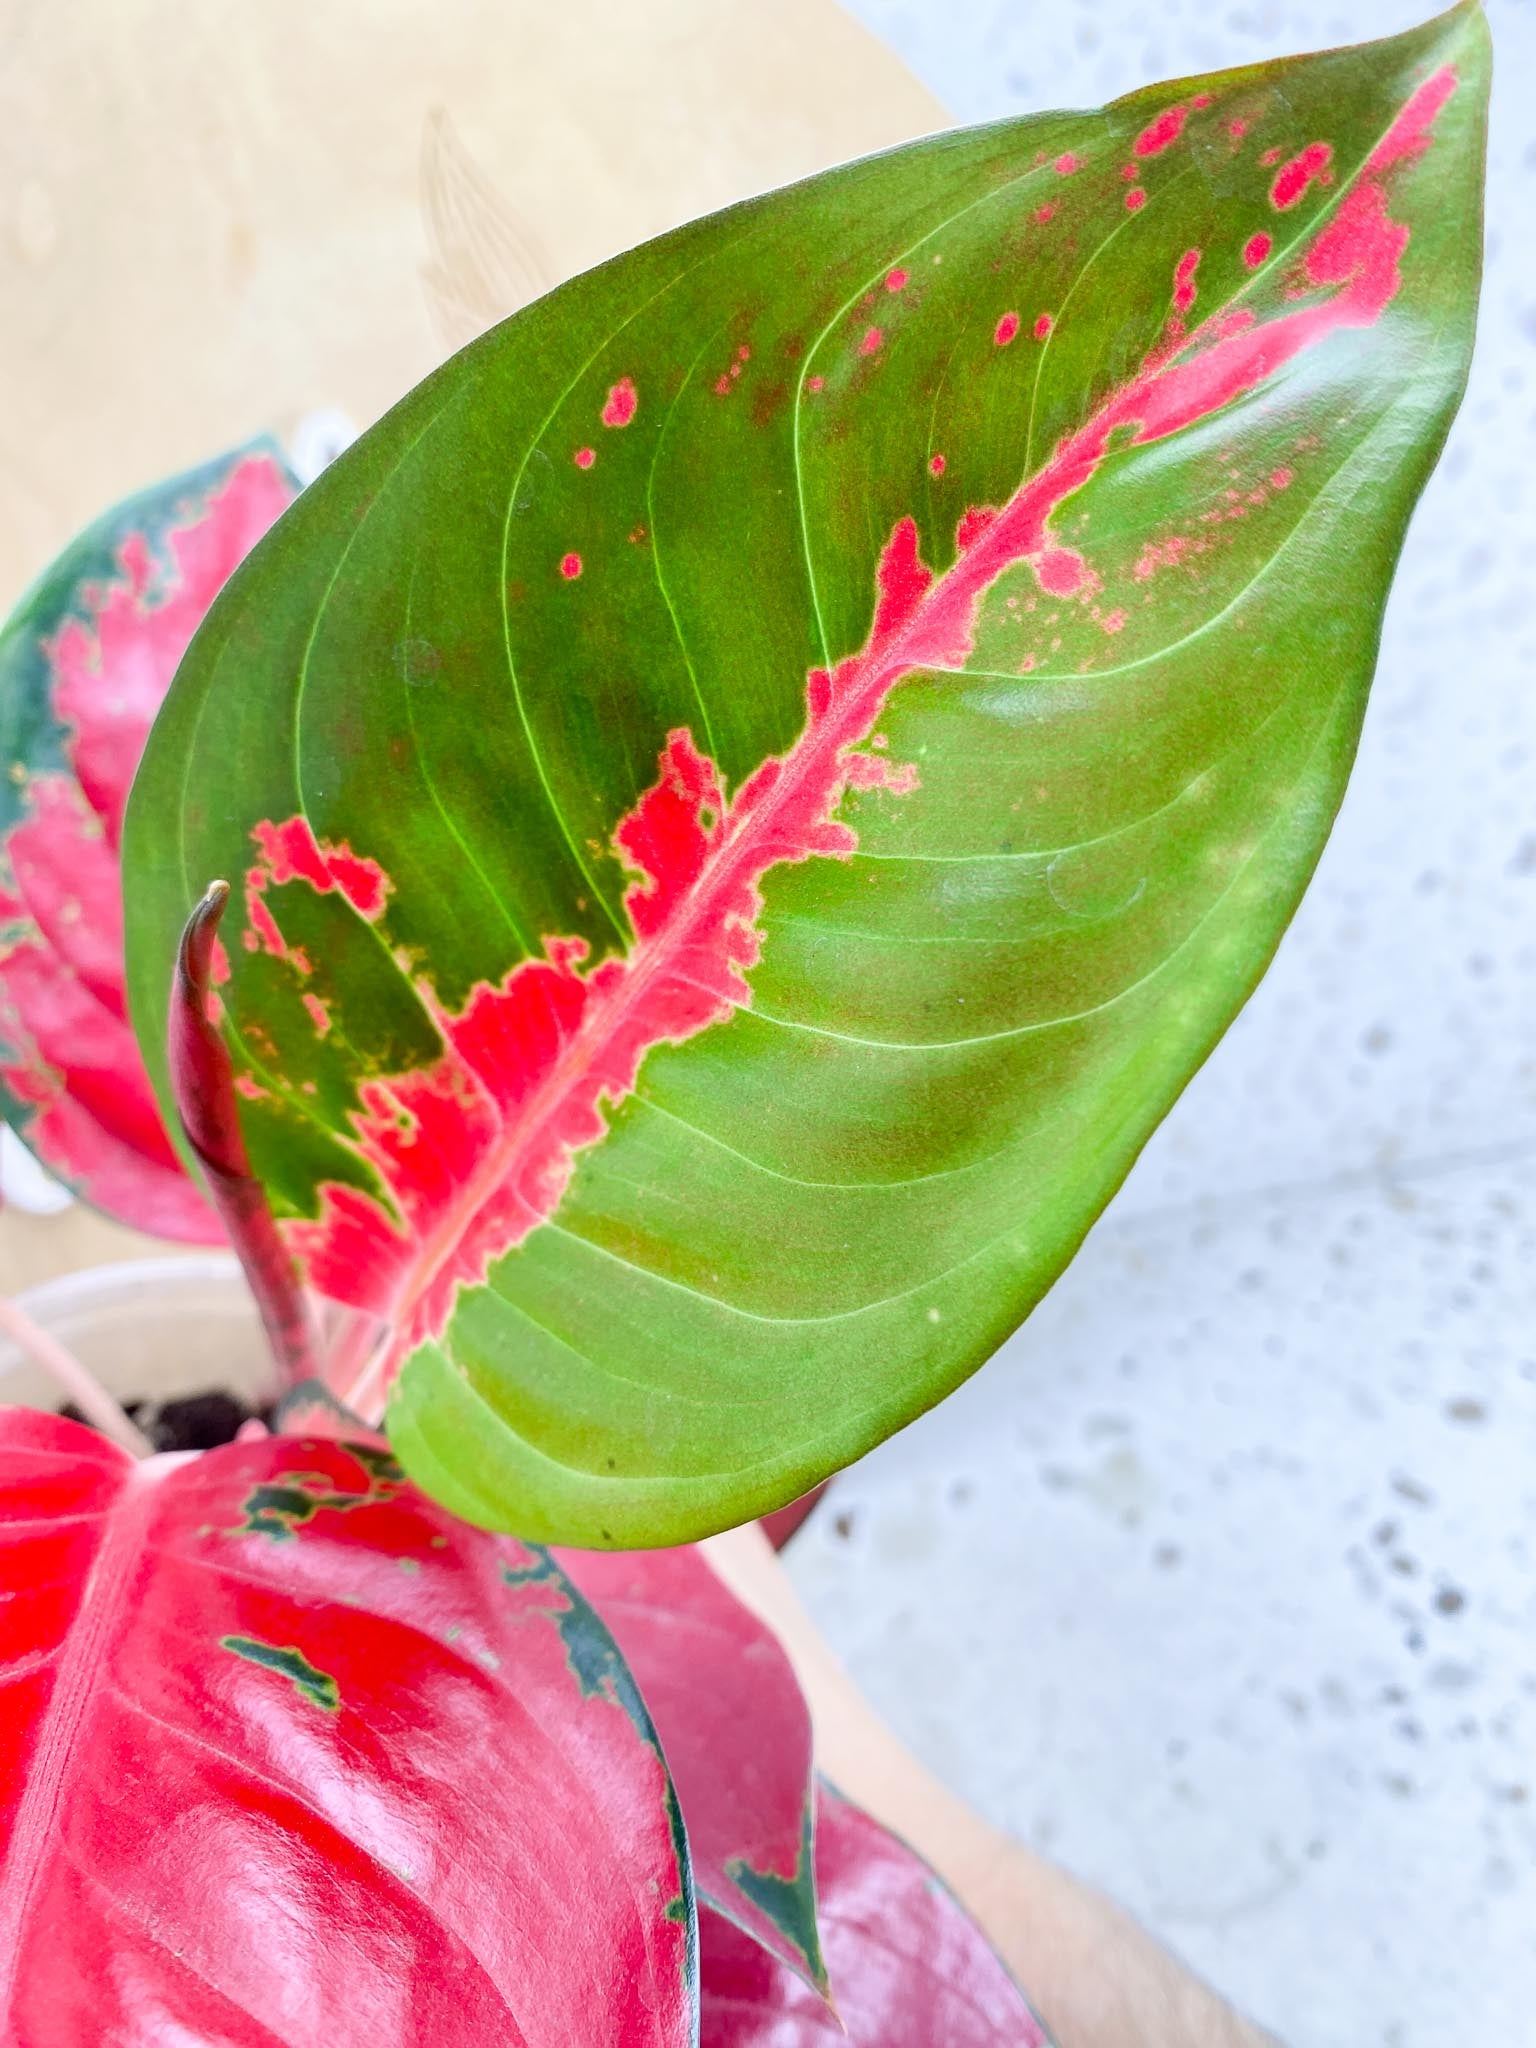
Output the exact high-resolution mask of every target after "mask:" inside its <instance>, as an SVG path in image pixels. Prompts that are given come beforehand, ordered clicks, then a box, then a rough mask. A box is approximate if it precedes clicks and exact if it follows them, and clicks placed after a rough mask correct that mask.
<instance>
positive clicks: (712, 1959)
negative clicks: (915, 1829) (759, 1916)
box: [699, 1784, 1050, 2048]
mask: <svg viewBox="0 0 1536 2048" xmlns="http://www.w3.org/2000/svg"><path fill="white" fill-rule="evenodd" d="M816 1887H817V1892H818V1895H819V1900H820V1919H821V1942H822V1949H823V1952H824V1954H825V1956H826V1961H827V1973H828V1976H829V1978H830V1979H831V1988H832V1997H833V2000H834V2002H835V2004H836V2007H837V2013H838V2016H839V2017H840V2018H841V2020H842V2026H841V2027H839V2025H838V2021H837V2019H835V2018H834V2017H833V2016H832V2015H831V2014H830V2013H829V2012H828V2011H827V2008H826V2007H825V2006H824V2005H823V2004H822V2002H821V2000H820V1999H818V1998H816V1997H815V1996H814V1995H813V1994H812V1993H811V1992H810V1991H808V1990H807V1989H806V1987H805V1986H804V1985H803V1984H801V1983H799V1982H797V1981H796V1979H795V1978H793V1977H791V1976H790V1974H789V1972H788V1971H787V1970H786V1969H784V1967H783V1966H782V1965H781V1964H778V1963H775V1962H774V1961H773V1960H772V1959H771V1958H770V1957H769V1956H768V1955H766V1954H765V1953H764V1951H763V1950H762V1949H761V1948H759V1947H757V1946H756V1945H755V1944H754V1943H752V1942H750V1941H748V1940H747V1939H746V1938H745V1937H744V1936H743V1934H742V1933H741V1930H740V1929H739V1928H737V1927H733V1926H732V1925H731V1924H730V1922H729V1921H726V1920H723V1919H722V1918H721V1917H720V1915H719V1914H718V1913H714V1912H710V1911H708V1910H707V1909H706V1910H704V1911H702V1912H701V1913H700V1916H699V1944H700V1955H701V1964H700V1972H701V1983H702V1992H701V2004H702V2014H701V2019H702V2026H701V2035H700V2039H701V2043H702V2048H838V2044H839V2043H842V2044H845V2048H1050V2042H1049V2037H1048V2035H1047V2034H1046V2031H1045V2029H1044V2028H1043V2027H1042V2026H1041V2024H1040V2022H1039V2020H1038V2019H1036V2017H1035V2015H1034V2014H1033V2013H1032V2012H1031V2011H1030V2009H1029V2004H1028V2001H1027V2000H1026V1999H1025V1997H1024V1994H1023V1992H1022V1991H1020V1989H1019V1987H1018V1986H1017V1985H1016V1984H1015V1983H1014V1981H1013V1979H1012V1977H1010V1976H1009V1974H1008V1972H1007V1970H1006V1969H1005V1968H1004V1967H1003V1965H1002V1963H1001V1962H1000V1961H999V1960H998V1958H997V1956H996V1954H995V1953H994V1952H993V1950H992V1947H991V1945H990V1944H989V1943H988V1941H987V1938H986V1936H985V1935H984V1934H983V1933H982V1931H981V1929H980V1928H979V1927H978V1926H977V1925H976V1923H975V1921H974V1920H972V1919H971V1918H970V1916H969V1915H968V1914H967V1913H966V1912H965V1910H964V1909H963V1908H962V1907H961V1905H960V1904H959V1902H958V1901H957V1900H956V1899H955V1897H954V1896H953V1894H952V1893H950V1892H949V1891H947V1890H946V1889H945V1887H944V1886H943V1884H942V1883H941V1882H940V1881H939V1879H938V1878H937V1877H936V1876H935V1875H934V1873H933V1872H932V1871H931V1870H930V1869H929V1868H928V1866H927V1864H926V1863H924V1862H923V1861H922V1859H921V1858H920V1857H919V1856H917V1855H915V1854H914V1853H913V1851H912V1850H910V1849H909V1848H908V1847H907V1846H906V1844H905V1843H904V1842H901V1841H898V1840H897V1838H896V1837H895V1836H894V1835H892V1834H890V1833H889V1832H888V1831H887V1830H886V1829H885V1828H883V1827H881V1826H880V1824H879V1822H878V1821H874V1820H872V1819H871V1818H870V1817H869V1815H868V1814H867V1813H864V1812H862V1811H861V1810H860V1809H859V1808H858V1807H857V1806H854V1805H852V1804H851V1803H850V1802H849V1801H848V1800H846V1799H844V1798H842V1797H841V1795H840V1794H839V1793H837V1792H834V1791H833V1790H832V1788H831V1787H830V1786H829V1785H826V1784H822V1785H821V1786H819V1787H818V1791H817V1800H816Z"/></svg>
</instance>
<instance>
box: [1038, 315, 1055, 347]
mask: <svg viewBox="0 0 1536 2048" xmlns="http://www.w3.org/2000/svg"><path fill="white" fill-rule="evenodd" d="M1055 324H1056V323H1055V321H1054V320H1053V319H1052V318H1051V316H1050V314H1049V313H1042V314H1041V315H1040V316H1039V318H1038V319H1037V320H1036V322H1035V325H1034V336H1035V339H1036V341H1045V340H1046V339H1047V338H1048V337H1049V335H1050V332H1051V329H1052V327H1054V326H1055Z"/></svg>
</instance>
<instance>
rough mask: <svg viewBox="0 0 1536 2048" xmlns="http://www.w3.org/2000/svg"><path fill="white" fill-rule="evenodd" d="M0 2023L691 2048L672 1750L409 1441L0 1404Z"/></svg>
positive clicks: (627, 1684)
mask: <svg viewBox="0 0 1536 2048" xmlns="http://www.w3.org/2000/svg"><path fill="white" fill-rule="evenodd" d="M0 1614H3V1615H4V1624H3V1631H0V1699H3V1700H4V1713H3V1716H0V2036H3V2038H4V2039H5V2041H6V2042H7V2043H14V2044H15V2048H100V2044H101V2043H103V2042H108V2041H110V2042H112V2043H114V2044H117V2048H169V2044H170V2043H173V2042H175V2043H183V2042H184V2043H188V2044H190V2043H192V2042H196V2043H198V2044H199V2048H272V2044H273V2043H275V2042H282V2043H284V2044H285V2048H382V2044H386V2043H387V2044H389V2048H417V2044H419V2048H454V2044H463V2048H486V2044H487V2043H490V2042H495V2043H497V2044H498V2048H500V2044H503V2043H505V2044H508V2048H523V2044H527V2048H534V2044H547V2048H571V2044H572V2043H578V2042H588V2041H590V2042H593V2043H594V2044H595V2043H597V2042H599V2041H601V2042H602V2043H604V2044H605V2048H606V2044H607V2043H609V2042H614V2043H619V2044H622V2048H651V2044H655V2048H661V2044H667V2048H682V2044H685V2043H687V2042H689V2041H690V2040H692V2039H693V2038H694V2014H693V2004H694V1992H693V1977H694V1944H695V1927H694V1911H693V1903H692V1898H691V1893H690V1887H689V1880H688V1876H687V1870H686V1852H685V1851H683V1850H682V1849H681V1846H680V1843H681V1835H680V1828H679V1825H678V1821H677V1815H676V1806H675V1801H674V1800H673V1797H672V1793H671V1788H670V1785H669V1782H668V1779H667V1775H666V1770H665V1767H664V1765H663V1763H662V1761H661V1755H660V1751H659V1748H658V1746H657V1743H656V1740H655V1735H654V1732H653V1730H652V1729H651V1726H650V1723H649V1721H648V1720H647V1718H646V1715H645V1712H644V1709H643V1707H642V1706H641V1705H640V1703H639V1700H638V1697H637V1695H636V1693H635V1690H634V1686H633V1683H632V1681H631V1679H630V1678H629V1675H628V1673H627V1671H626V1669H625V1667H624V1664H623V1661H622V1659H621V1658H620V1657H619V1655H618V1653H617V1651H616V1650H615V1648H614V1646H613V1642H612V1639H611V1637H610V1636H609V1635H608V1633H607V1631H606V1630H605V1629H604V1628H603V1627H602V1625H601V1623H600V1622H599V1621H598V1620H597V1618H596V1617H595V1615H593V1613H592V1611H591V1609H590V1608H589V1607H588V1606H587V1604H586V1602H585V1601H584V1600H583V1599H582V1598H581V1596H580V1594H579V1593H577V1592H576V1590H575V1588H574V1587H573V1586H572V1585H571V1584H570V1582H569V1581H568V1580H567V1579H566V1578H565V1577H564V1576H563V1574H562V1573H561V1572H560V1571H559V1569H558V1568H557V1567H556V1566H555V1564H554V1563H553V1561H552V1560H551V1559H550V1558H549V1556H548V1555H547V1554H546V1553H544V1552H540V1551H532V1550H528V1549H525V1548H524V1547H523V1546H521V1545H520V1544H517V1543H515V1542H512V1541H510V1540H502V1539H495V1538H491V1537H487V1536H486V1535H485V1534H484V1533H483V1532H480V1531H476V1530H467V1529H465V1528H463V1527H462V1526H460V1525H457V1524H455V1523H454V1521H453V1520H452V1518H451V1517H449V1516H448V1515H446V1514H445V1513H444V1512H443V1511H442V1510H441V1509H440V1508H438V1507H436V1506H435V1505H434V1504H433V1503H431V1502H429V1501H427V1500H426V1499H424V1498H423V1497H422V1496H421V1495H419V1494H417V1493H416V1491H415V1489H414V1488H412V1487H410V1486H409V1485H407V1484H404V1483H402V1480H401V1475H400V1473H399V1469H398V1467H397V1466H395V1464H394V1463H393V1461H392V1460H391V1459H390V1458H389V1456H388V1454H387V1452H385V1451H384V1450H383V1449H382V1448H369V1447H366V1446H347V1445H343V1444H339V1443H336V1442H334V1441H321V1440H300V1439H288V1438H268V1439H266V1440H265V1441H262V1442H258V1443H248V1444H232V1445H229V1446H227V1447H226V1448H225V1449H223V1450H220V1451H214V1452H210V1453H209V1454H207V1455H206V1456H204V1457H200V1458H194V1459H191V1460H190V1461H189V1460H185V1459H181V1458H164V1457H162V1458H156V1459H152V1460H149V1461H147V1462H145V1463H144V1464H141V1465H135V1464H134V1463H133V1462H132V1460H130V1459H129V1458H127V1457H126V1456H124V1455H123V1454H122V1453H121V1452H119V1451H116V1450H114V1449H113V1448H112V1447H111V1446H109V1445H107V1444H105V1443H104V1442H103V1440H102V1439H101V1438H99V1437H96V1436H93V1435H92V1434H91V1433H90V1432H88V1431H86V1430H84V1429H82V1428H80V1427H78V1426H77V1425H75V1424H71V1423H66V1422H62V1421H60V1420H59V1419H58V1418H56V1417H53V1416H40V1415H36V1414H33V1413H30V1412H28V1411H23V1410H18V1409H11V1410H6V1411H3V1414H0Z"/></svg>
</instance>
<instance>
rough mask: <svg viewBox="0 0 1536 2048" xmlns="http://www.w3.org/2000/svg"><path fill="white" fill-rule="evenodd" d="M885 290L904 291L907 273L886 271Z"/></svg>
mask: <svg viewBox="0 0 1536 2048" xmlns="http://www.w3.org/2000/svg"><path fill="white" fill-rule="evenodd" d="M885 288H886V290H887V291H888V292H901V291H905V290H906V288H907V273H906V272H905V271H904V270H888V271H887V272H886V274H885Z"/></svg>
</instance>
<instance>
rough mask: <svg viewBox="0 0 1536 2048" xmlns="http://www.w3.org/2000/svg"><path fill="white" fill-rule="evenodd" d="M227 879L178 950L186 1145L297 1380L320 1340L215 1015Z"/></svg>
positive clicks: (207, 896)
mask: <svg viewBox="0 0 1536 2048" xmlns="http://www.w3.org/2000/svg"><path fill="white" fill-rule="evenodd" d="M228 900H229V884H228V883H227V882H212V883H210V884H209V886H208V888H207V890H206V891H205V892H204V894H203V896H202V898H201V900H200V901H199V902H198V904H197V906H196V907H195V909H194V910H193V912H192V915H191V916H190V917H189V918H188V919H187V922H186V927H185V929H184V930H183V932H182V935H181V943H180V945H179V946H178V947H177V948H176V970H175V975H174V985H173V987H172V991H171V1007H170V1019H169V1031H170V1064H171V1082H172V1086H173V1087H174V1089H175V1091H176V1108H177V1111H178V1113H179V1115H180V1118H181V1128H182V1131H183V1132H184V1134H185V1136H186V1140H187V1143H188V1144H189V1145H190V1146H191V1147H192V1150H193V1151H194V1152H195V1153H196V1155H197V1162H198V1164H199V1166H200V1167H201V1168H202V1170H203V1178H204V1180H205V1181H206V1182H207V1185H208V1193H209V1195H210V1197H211V1198H212V1201H213V1205H214V1207H215V1209H217V1211H218V1213H219V1218H220V1220H221V1222H222V1223H223V1225H224V1228H225V1230H226V1231H227V1232H228V1233H229V1240H230V1243H231V1244H232V1245H233V1246H234V1248H235V1250H236V1252H237V1253H238V1254H239V1257H240V1264H241V1266H242V1267H243V1268H244V1271H245V1277H246V1279H247V1281H248V1282H249V1283H250V1288H251V1293H252V1294H253V1295H254V1296H255V1298H256V1306H257V1307H258V1309H259V1310H260V1311H261V1320H262V1323H263V1325H264V1327H265V1329H266V1332H267V1338H268V1341H269V1342H270V1344H271V1346H272V1354H273V1357H274V1358H275V1359H276V1360H277V1363H278V1365H279V1366H280V1367H281V1369H282V1371H283V1374H284V1376H285V1378H286V1379H287V1381H288V1383H289V1385H290V1386H293V1385H297V1383H298V1382H299V1381H300V1380H306V1379H313V1378H314V1377H315V1375H316V1369H317V1358H316V1336H315V1332H314V1329H313V1327H312V1323H311V1317H310V1309H309V1303H308V1301H307V1299H306V1297H305V1295H304V1292H303V1289H302V1288H301V1287H300V1286H299V1281H298V1275H297V1273H296V1272H295V1270H294V1264H293V1260H292V1258H291V1256H290V1255H289V1252H288V1248H287V1246H286V1245H285V1244H284V1243H283V1240H282V1238H281V1237H280V1236H279V1235H278V1229H277V1223H276V1221H275V1219H274V1218H273V1215H272V1210H271V1206H270V1205H269V1203H268V1201H267V1195H266V1190H265V1189H264V1188H263V1186H262V1184H261V1182H260V1181H259V1180H258V1179H257V1178H256V1176H255V1175H254V1174H253V1173H252V1171H251V1162H250V1159H249V1157H248V1156H247V1153H246V1149H245V1140H244V1138H243V1137H242V1136H241V1133H240V1109H239V1104H238V1102H237V1101H236V1098H235V1070H234V1063H233V1061H232V1060H231V1059H230V1056H229V1047H228V1046H227V1045H226V1044H225V1043H224V1039H223V1036H222V1035H221V1033H220V1031H219V1028H218V1024H217V1022H216V1021H215V1016H214V1015H212V1014H210V1011H211V1010H213V1009H214V1008H215V1006H217V1007H222V1006H221V1005H219V1004H218V998H217V996H215V995H214V993H213V990H212V977H213V962H214V957H215V952H216V949H217V947H218V943H219V940H218V930H219V920H220V918H221V917H222V916H223V914H224V905H225V903H226V902H227V901H228Z"/></svg>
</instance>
